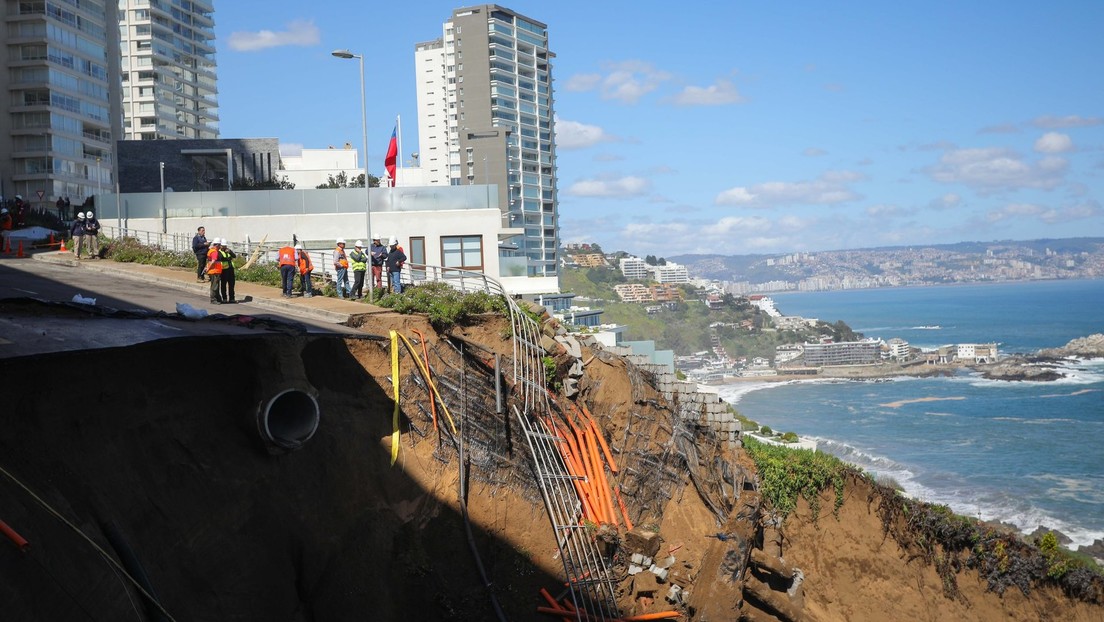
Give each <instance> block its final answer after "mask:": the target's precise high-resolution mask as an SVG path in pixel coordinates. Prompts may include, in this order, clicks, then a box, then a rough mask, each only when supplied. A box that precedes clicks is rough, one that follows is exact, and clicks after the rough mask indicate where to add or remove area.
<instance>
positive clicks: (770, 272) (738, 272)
mask: <svg viewBox="0 0 1104 622" xmlns="http://www.w3.org/2000/svg"><path fill="white" fill-rule="evenodd" d="M994 258H996V259H999V260H1003V261H1005V262H1009V263H1011V262H1019V265H1020V266H1021V267H1031V268H1032V269H1034V268H1035V267H1036V266H1038V267H1039V270H1037V271H1035V272H1033V273H1031V274H1025V275H1024V276H1023V278H1092V277H1098V276H1102V274H1101V273H1100V272H1099V269H1100V267H1101V265H1102V263H1104V238H1101V237H1080V238H1062V239H1038V240H994V241H990V242H958V243H955V244H927V245H911V246H882V247H873V248H865V249H850V250H834V251H817V252H808V253H805V252H801V253H789V254H769V255H768V254H757V255H720V254H688V255H676V256H671V257H667V259H668V260H669V261H673V262H676V263H679V264H682V265H685V266H687V268H688V269H689V270H690V273H691V274H693V275H695V276H699V277H704V278H709V279H722V280H728V281H750V282H752V283H761V282H766V281H772V280H795V279H802V278H807V277H810V276H821V275H825V274H830V273H832V272H833V271H835V272H839V273H842V275H846V276H848V277H852V278H853V277H856V276H878V275H882V274H884V273H885V271H886V268H885V266H886V264H889V265H890V266H891V269H892V270H897V271H899V272H900V278H901V279H902V280H903V281H909V282H911V281H914V280H915V281H928V282H941V281H947V280H955V279H949V278H948V277H947V273H948V272H949V273H953V272H954V271H955V270H961V269H963V268H965V269H968V270H974V271H975V272H976V270H977V266H983V265H988V264H994V263H999V262H998V261H995V260H994ZM911 263H916V264H917V265H922V266H923V268H925V269H927V268H931V267H932V265H933V264H935V265H937V266H939V267H941V268H944V269H945V272H944V273H943V274H938V273H936V272H935V271H931V270H925V274H910V272H909V270H910V264H911ZM833 269H835V270H833ZM981 276H982V278H980V279H976V280H987V279H988V278H1016V276H1015V275H1014V274H1013V275H1010V274H999V275H995V276H988V275H987V274H985V273H981ZM910 277H915V278H910Z"/></svg>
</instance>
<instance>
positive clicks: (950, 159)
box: [927, 147, 1067, 193]
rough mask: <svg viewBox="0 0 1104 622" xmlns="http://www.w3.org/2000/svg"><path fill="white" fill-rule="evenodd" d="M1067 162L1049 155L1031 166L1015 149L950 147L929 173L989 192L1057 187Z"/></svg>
mask: <svg viewBox="0 0 1104 622" xmlns="http://www.w3.org/2000/svg"><path fill="white" fill-rule="evenodd" d="M1066 165H1067V163H1066V161H1065V160H1064V159H1062V158H1058V157H1054V156H1048V157H1046V158H1043V159H1041V160H1040V161H1039V163H1038V164H1037V165H1035V166H1032V165H1031V164H1030V163H1028V162H1025V161H1023V159H1022V158H1021V157H1020V156H1019V155H1017V154H1016V153H1015V152H1013V151H1011V150H1009V149H1003V148H999V147H988V148H980V149H951V150H948V151H946V152H944V153H943V155H942V156H941V157H940V158H939V163H938V164H936V165H935V166H933V167H930V168H929V169H927V173H928V174H929V175H930V176H931V178H932V179H934V180H935V181H938V182H942V183H948V184H955V183H957V184H965V185H967V186H971V187H973V188H975V189H977V190H978V191H979V192H983V193H988V192H1000V191H1006V190H1015V189H1019V188H1044V189H1049V188H1054V187H1055V186H1057V185H1058V184H1060V183H1061V182H1062V174H1063V173H1064V172H1065V170H1066Z"/></svg>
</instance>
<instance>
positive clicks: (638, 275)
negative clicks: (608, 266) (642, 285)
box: [619, 257, 648, 281]
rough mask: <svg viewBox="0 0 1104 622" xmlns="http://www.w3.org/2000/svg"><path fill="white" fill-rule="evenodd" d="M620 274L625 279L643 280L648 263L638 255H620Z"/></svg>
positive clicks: (645, 276) (646, 273)
mask: <svg viewBox="0 0 1104 622" xmlns="http://www.w3.org/2000/svg"><path fill="white" fill-rule="evenodd" d="M619 263H620V265H621V274H622V275H624V277H625V278H626V279H630V280H633V281H643V280H646V279H647V278H648V264H647V263H645V261H644V260H643V259H641V258H639V257H622V258H621V261H620V262H619Z"/></svg>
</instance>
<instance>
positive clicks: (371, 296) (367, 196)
mask: <svg viewBox="0 0 1104 622" xmlns="http://www.w3.org/2000/svg"><path fill="white" fill-rule="evenodd" d="M331 54H333V55H334V56H336V57H337V58H345V59H349V58H356V59H359V60H360V116H361V128H362V129H363V130H364V223H365V226H366V227H367V229H368V244H369V245H371V244H372V192H371V190H370V188H369V187H368V186H369V184H368V99H367V98H366V97H365V94H364V55H363V54H353V53H352V52H350V51H349V50H334V51H333V52H331ZM369 248H371V246H369ZM375 299H376V288H375V286H374V284H370V285H369V286H368V304H372V303H374V302H375Z"/></svg>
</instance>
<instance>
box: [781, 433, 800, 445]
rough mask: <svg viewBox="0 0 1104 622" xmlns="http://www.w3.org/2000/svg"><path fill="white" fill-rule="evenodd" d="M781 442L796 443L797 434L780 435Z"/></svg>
mask: <svg viewBox="0 0 1104 622" xmlns="http://www.w3.org/2000/svg"><path fill="white" fill-rule="evenodd" d="M782 442H784V443H796V442H797V432H786V433H785V434H783V435H782Z"/></svg>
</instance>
